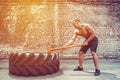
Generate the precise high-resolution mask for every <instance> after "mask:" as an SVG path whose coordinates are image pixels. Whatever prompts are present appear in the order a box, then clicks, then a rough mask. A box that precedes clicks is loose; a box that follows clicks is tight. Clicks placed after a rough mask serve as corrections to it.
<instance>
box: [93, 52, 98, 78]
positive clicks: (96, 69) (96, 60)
mask: <svg viewBox="0 0 120 80" xmlns="http://www.w3.org/2000/svg"><path fill="white" fill-rule="evenodd" d="M91 54H92V56H93V62H94V65H95V73H94V75H95V76H97V75H100V70H99V64H98V56H97V54H96V53H95V52H93V51H92V52H91Z"/></svg>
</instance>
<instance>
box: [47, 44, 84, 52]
mask: <svg viewBox="0 0 120 80" xmlns="http://www.w3.org/2000/svg"><path fill="white" fill-rule="evenodd" d="M79 46H85V45H84V44H77V45H70V46H66V47H58V48H48V49H47V52H48V53H51V52H52V51H57V50H64V49H68V48H73V47H79Z"/></svg>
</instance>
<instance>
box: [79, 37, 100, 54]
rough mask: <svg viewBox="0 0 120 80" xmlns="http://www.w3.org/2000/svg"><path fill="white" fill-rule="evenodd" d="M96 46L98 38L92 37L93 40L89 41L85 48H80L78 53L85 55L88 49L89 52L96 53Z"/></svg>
mask: <svg viewBox="0 0 120 80" xmlns="http://www.w3.org/2000/svg"><path fill="white" fill-rule="evenodd" d="M97 46H98V38H97V37H94V39H93V40H92V41H90V42H89V43H88V45H87V46H82V47H81V48H80V51H82V52H83V53H86V52H87V50H88V49H89V48H90V51H91V52H96V50H97Z"/></svg>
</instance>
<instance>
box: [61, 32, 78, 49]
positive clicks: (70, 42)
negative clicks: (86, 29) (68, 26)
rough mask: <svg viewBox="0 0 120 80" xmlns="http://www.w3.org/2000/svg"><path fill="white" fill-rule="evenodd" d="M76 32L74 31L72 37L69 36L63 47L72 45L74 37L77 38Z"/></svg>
mask: <svg viewBox="0 0 120 80" xmlns="http://www.w3.org/2000/svg"><path fill="white" fill-rule="evenodd" d="M76 32H77V31H74V35H73V36H72V38H71V39H70V40H69V41H68V42H67V43H66V44H65V45H64V46H63V47H65V46H69V45H72V44H73V43H74V42H75V40H76V38H77V34H76Z"/></svg>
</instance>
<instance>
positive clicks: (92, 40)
mask: <svg viewBox="0 0 120 80" xmlns="http://www.w3.org/2000/svg"><path fill="white" fill-rule="evenodd" d="M73 26H74V27H75V31H74V35H73V36H72V38H71V39H70V40H69V41H68V42H67V44H65V45H64V47H66V46H69V45H72V44H73V43H74V42H75V40H76V38H77V36H82V37H84V38H85V41H84V43H83V44H84V46H82V47H81V49H80V50H79V66H78V67H77V68H76V69H74V71H83V54H85V53H86V52H87V50H88V49H89V48H90V50H91V54H92V56H93V62H94V65H95V72H94V75H95V76H97V75H100V70H99V65H98V56H97V54H96V49H97V46H98V38H97V37H96V35H95V32H94V29H93V28H92V27H91V26H90V25H89V24H81V23H80V21H79V20H74V21H73Z"/></svg>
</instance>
